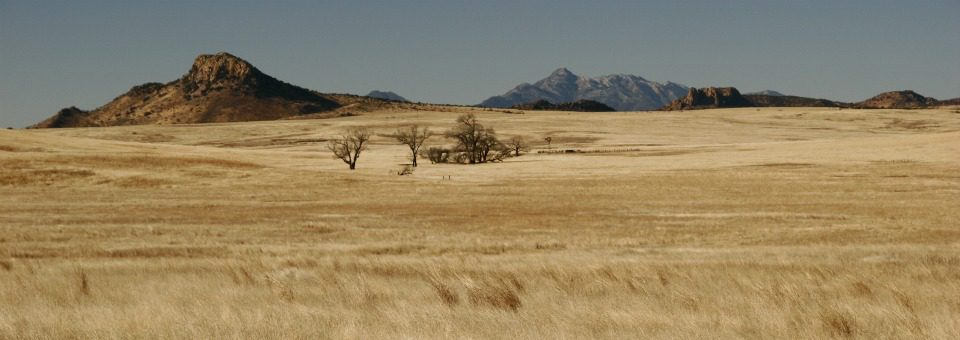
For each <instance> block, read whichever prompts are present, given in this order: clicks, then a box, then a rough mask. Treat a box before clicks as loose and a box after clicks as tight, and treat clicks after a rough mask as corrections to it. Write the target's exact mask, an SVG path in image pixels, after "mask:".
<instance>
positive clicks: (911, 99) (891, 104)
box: [854, 90, 939, 109]
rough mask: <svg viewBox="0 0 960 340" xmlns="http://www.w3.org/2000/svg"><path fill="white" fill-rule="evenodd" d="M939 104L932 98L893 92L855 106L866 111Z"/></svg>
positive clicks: (907, 92) (914, 107) (914, 93)
mask: <svg viewBox="0 0 960 340" xmlns="http://www.w3.org/2000/svg"><path fill="white" fill-rule="evenodd" d="M938 105H939V102H938V101H937V100H936V99H933V98H930V97H924V96H921V95H920V94H918V93H916V92H913V91H910V90H907V91H891V92H884V93H881V94H878V95H876V96H874V97H872V98H870V99H867V100H864V101H862V102H859V103H856V104H854V106H855V107H858V108H865V109H916V108H924V107H930V106H938Z"/></svg>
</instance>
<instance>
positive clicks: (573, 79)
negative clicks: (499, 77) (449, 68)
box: [480, 68, 687, 111]
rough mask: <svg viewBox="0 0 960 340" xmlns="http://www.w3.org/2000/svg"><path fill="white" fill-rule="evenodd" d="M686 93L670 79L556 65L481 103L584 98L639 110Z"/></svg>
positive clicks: (493, 104) (505, 105)
mask: <svg viewBox="0 0 960 340" xmlns="http://www.w3.org/2000/svg"><path fill="white" fill-rule="evenodd" d="M686 92H687V87H686V86H683V85H680V84H676V83H672V82H667V83H666V84H661V83H658V82H654V81H649V80H646V79H644V78H642V77H639V76H634V75H626V74H614V75H608V76H601V77H594V78H587V77H581V76H578V75H576V74H574V73H573V72H570V70H568V69H566V68H559V69H557V70H556V71H554V72H553V73H551V74H550V75H549V76H547V77H546V78H544V79H541V80H540V81H537V82H536V83H533V84H526V83H524V84H520V85H518V86H516V87H514V88H513V89H512V90H510V91H507V93H504V94H503V95H499V96H493V97H490V98H488V99H487V100H484V101H483V102H482V103H480V106H484V107H497V108H509V107H512V106H515V105H522V104H527V103H532V102H536V101H538V100H546V101H549V102H551V103H569V102H575V101H578V100H583V99H586V100H592V101H596V102H600V103H603V104H606V105H607V106H610V107H612V108H614V109H616V110H618V111H642V110H652V109H657V108H660V107H662V106H664V105H666V104H668V103H670V102H671V101H672V100H674V99H677V98H679V97H681V96H683V95H684V94H685V93H686Z"/></svg>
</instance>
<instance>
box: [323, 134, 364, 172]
mask: <svg viewBox="0 0 960 340" xmlns="http://www.w3.org/2000/svg"><path fill="white" fill-rule="evenodd" d="M370 136H372V134H371V133H370V131H368V130H367V128H363V127H359V128H351V129H348V130H347V131H346V133H344V134H343V135H342V136H340V137H338V138H335V139H333V140H330V142H329V143H328V144H327V149H329V150H330V151H331V152H333V156H334V158H337V159H339V160H342V161H343V162H344V163H347V165H349V166H350V170H353V169H356V168H357V159H359V158H360V152H362V151H364V150H366V149H367V142H369V141H370Z"/></svg>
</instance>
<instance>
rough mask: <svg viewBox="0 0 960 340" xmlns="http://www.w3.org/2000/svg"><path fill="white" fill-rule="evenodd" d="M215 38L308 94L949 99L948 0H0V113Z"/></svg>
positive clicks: (22, 109) (174, 65)
mask: <svg viewBox="0 0 960 340" xmlns="http://www.w3.org/2000/svg"><path fill="white" fill-rule="evenodd" d="M218 51H228V52H230V53H233V54H235V55H237V56H240V57H242V58H244V59H246V60H248V61H250V62H251V63H253V64H254V65H255V66H257V67H258V68H260V69H261V70H262V71H264V72H266V73H268V74H270V75H273V76H275V77H277V78H279V79H282V80H285V81H287V82H290V83H294V84H297V85H300V86H304V87H307V88H310V89H315V90H319V91H323V92H346V93H357V94H365V93H367V92H368V91H370V90H374V89H379V90H390V91H395V92H397V93H399V94H400V95H402V96H405V97H407V98H410V99H412V100H420V101H426V102H439V103H460V104H476V103H479V102H480V101H481V100H483V99H484V98H486V97H488V96H491V95H496V94H500V93H503V92H505V91H506V90H509V89H510V88H512V87H513V86H515V85H517V84H519V83H521V82H533V81H536V80H538V79H540V78H543V77H545V76H546V75H547V74H549V73H550V72H551V71H552V70H554V69H556V68H558V67H561V66H563V67H567V68H570V69H571V70H572V71H573V72H575V73H577V74H580V75H587V76H595V75H604V74H612V73H630V74H636V75H641V76H643V77H645V78H647V79H651V80H656V81H661V82H665V81H668V80H669V81H673V82H677V83H681V84H685V85H689V86H698V87H699V86H710V85H714V86H724V85H725V86H736V87H738V88H740V89H741V90H742V91H754V90H762V89H773V90H778V91H781V92H784V93H787V94H793V95H801V96H811V97H824V98H830V99H837V100H844V101H858V100H862V99H865V98H867V97H870V96H872V95H875V94H877V93H880V92H883V91H890V90H899V89H913V90H916V91H918V92H919V93H921V94H924V95H927V96H932V97H936V98H939V99H945V98H953V97H958V96H960V1H958V0H945V1H906V0H904V1H882V0H876V1H843V0H830V1H777V0H765V1H733V0H731V1H669V0H660V1H649V2H647V1H579V0H578V1H522V0H514V1H499V0H486V1H475V0H471V1H399V0H396V1H359V0H358V1H337V2H334V1H302V2H301V1H142V2H141V1H135V0H126V1H96V0H85V1H34V0H24V1H12V0H0V127H6V126H14V127H22V126H25V125H28V124H32V123H35V122H37V121H40V120H41V119H44V118H46V117H48V116H50V115H51V114H53V113H54V112H56V111H57V110H58V109H60V108H62V107H66V106H71V105H75V106H78V107H80V108H83V109H92V108H95V107H97V106H100V105H102V104H104V103H106V102H107V101H109V100H111V99H112V98H114V97H116V96H117V95H120V94H121V93H123V92H125V91H127V90H128V89H129V88H130V87H131V86H134V85H137V84H141V83H144V82H150V81H159V82H167V81H170V80H174V79H176V78H178V77H180V76H181V75H182V74H184V73H185V72H186V71H187V70H188V69H189V67H190V64H191V62H192V61H193V58H194V57H195V56H196V55H197V54H201V53H214V52H218Z"/></svg>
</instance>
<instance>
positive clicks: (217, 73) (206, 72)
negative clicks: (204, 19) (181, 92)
mask: <svg viewBox="0 0 960 340" xmlns="http://www.w3.org/2000/svg"><path fill="white" fill-rule="evenodd" d="M259 73H260V71H259V70H257V69H256V68H255V67H253V65H250V63H248V62H247V61H246V60H243V59H240V58H238V57H236V56H234V55H232V54H230V53H226V52H220V53H217V54H201V55H199V56H197V58H196V59H195V60H194V61H193V67H191V68H190V72H188V73H187V74H186V75H185V76H184V79H185V80H187V81H190V82H193V83H196V84H209V83H216V82H220V81H227V80H244V79H247V78H249V77H251V76H254V75H257V74H259Z"/></svg>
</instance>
